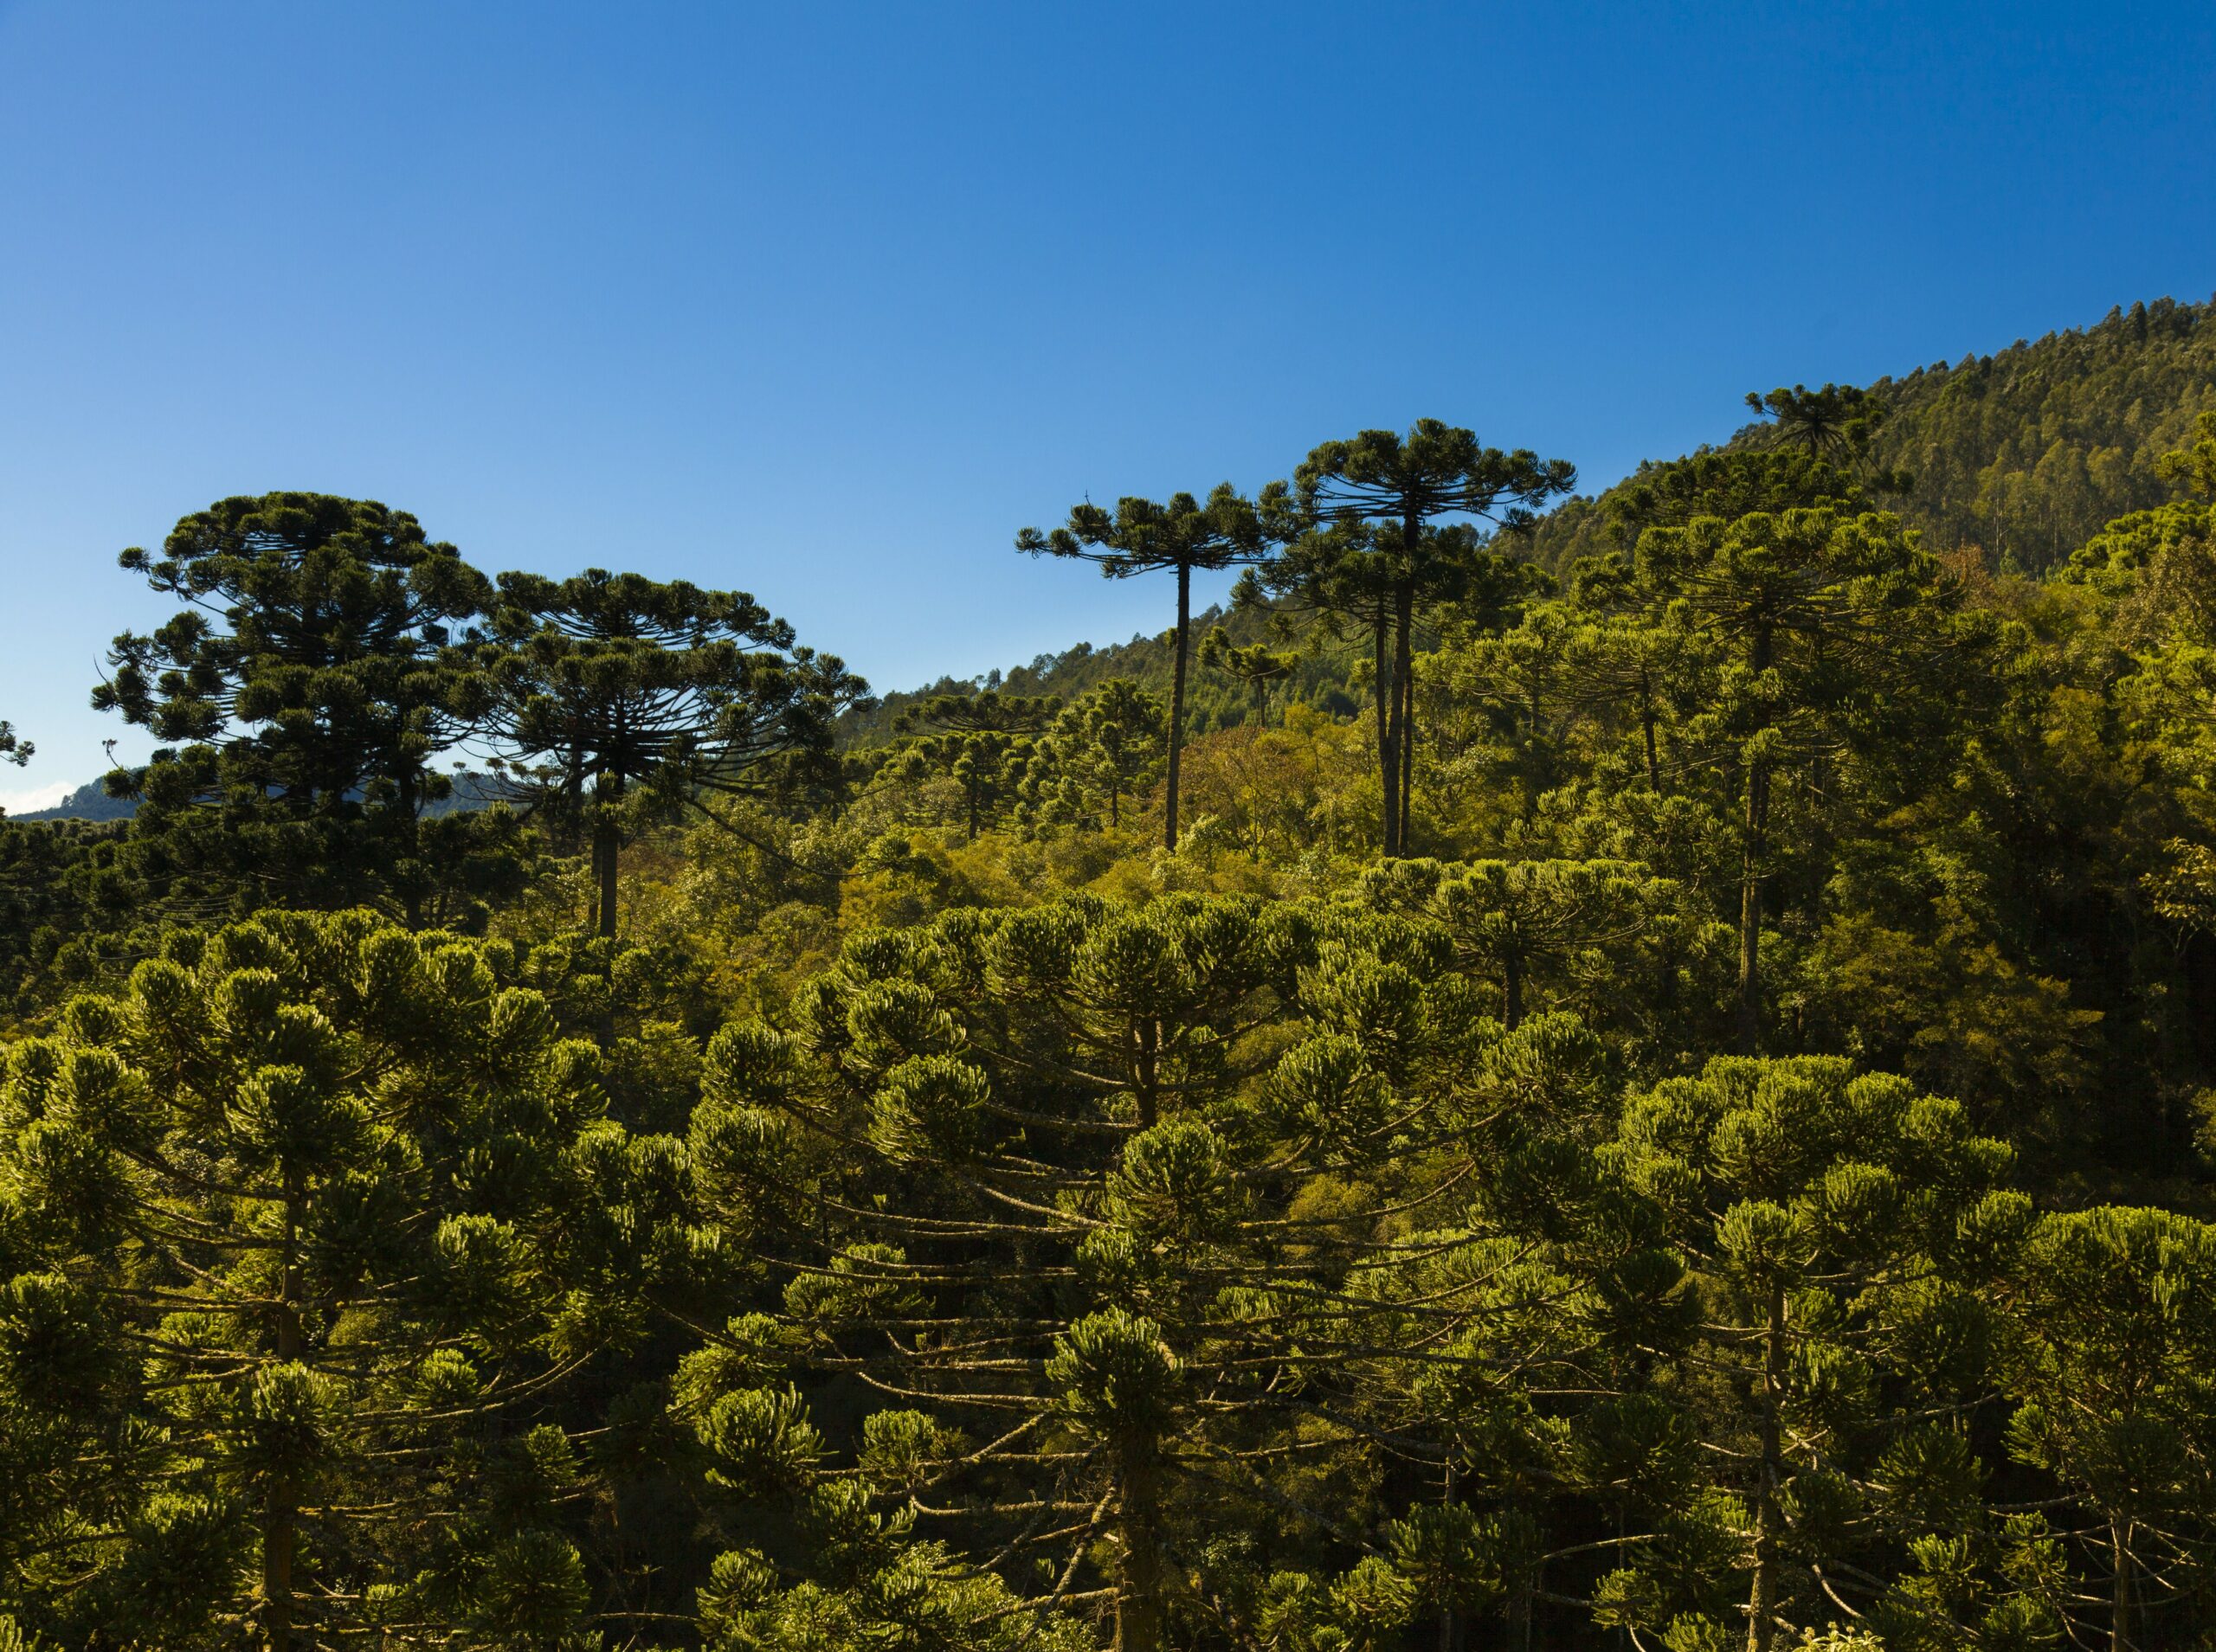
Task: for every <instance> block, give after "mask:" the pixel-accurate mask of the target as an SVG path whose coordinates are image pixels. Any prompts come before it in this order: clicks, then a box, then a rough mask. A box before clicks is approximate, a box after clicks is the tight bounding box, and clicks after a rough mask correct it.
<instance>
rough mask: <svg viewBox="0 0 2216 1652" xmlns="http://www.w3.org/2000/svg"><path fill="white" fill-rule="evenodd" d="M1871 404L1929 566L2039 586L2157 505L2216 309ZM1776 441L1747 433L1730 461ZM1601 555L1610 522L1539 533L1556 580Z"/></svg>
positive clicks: (2205, 360)
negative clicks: (1945, 563)
mask: <svg viewBox="0 0 2216 1652" xmlns="http://www.w3.org/2000/svg"><path fill="white" fill-rule="evenodd" d="M1869 388H1870V390H1871V394H1872V395H1875V396H1876V397H1877V398H1878V401H1879V402H1881V403H1882V404H1883V405H1884V408H1885V409H1886V411H1887V413H1888V415H1889V416H1888V417H1887V418H1886V420H1885V421H1884V424H1883V425H1882V426H1881V427H1879V428H1878V431H1877V432H1876V434H1874V436H1873V437H1872V439H1871V448H1870V456H1871V460H1873V461H1874V462H1875V463H1877V464H1878V465H1882V466H1888V467H1891V468H1896V469H1902V470H1905V471H1906V472H1908V473H1909V475H1910V478H1912V483H1911V485H1910V487H1909V488H1908V489H1907V490H1906V491H1905V492H1902V493H1901V494H1899V495H1897V496H1896V497H1894V498H1890V499H1889V500H1888V503H1889V504H1890V505H1891V506H1892V507H1893V508H1894V509H1896V510H1897V511H1899V513H1900V515H1901V517H1902V518H1903V520H1904V521H1906V522H1907V523H1909V524H1910V525H1911V526H1914V527H1916V528H1919V529H1922V530H1923V533H1924V535H1925V538H1926V541H1927V543H1929V545H1930V547H1931V548H1932V549H1933V550H1939V551H1943V552H1949V553H1952V552H1958V551H1974V552H1975V553H1976V554H1977V555H1978V556H1981V558H1982V559H1983V561H1984V562H1985V564H1986V566H1987V568H1989V569H2019V570H2021V571H2023V572H2026V573H2039V572H2041V571H2043V570H2045V569H2051V568H2053V567H2054V566H2056V565H2057V564H2058V563H2060V562H2065V561H2067V560H2068V559H2069V556H2070V554H2071V552H2072V551H2073V550H2076V549H2077V547H2078V546H2079V545H2082V544H2084V543H2085V541H2086V540H2088V539H2090V537H2092V536H2093V535H2094V534H2095V533H2096V532H2097V531H2098V530H2099V529H2100V527H2101V524H2103V523H2105V522H2108V521H2110V520H2111V519H2112V518H2114V517H2120V516H2123V515H2124V514H2125V513H2126V512H2128V511H2142V510H2145V509H2147V508H2148V507H2149V506H2151V505H2158V504H2160V503H2161V501H2162V500H2163V499H2164V498H2168V491H2167V490H2166V488H2165V487H2164V485H2163V484H2162V482H2161V479H2160V478H2158V477H2157V476H2156V475H2155V461H2156V460H2157V459H2158V458H2159V457H2160V456H2161V454H2162V453H2165V452H2168V451H2169V450H2172V449H2174V448H2175V447H2177V446H2178V445H2179V444H2180V443H2181V441H2183V440H2185V438H2186V436H2187V433H2188V432H2189V431H2190V430H2191V429H2192V427H2193V420H2194V418H2195V416H2196V415H2199V414H2200V413H2202V412H2204V411H2206V410H2207V409H2209V408H2216V301H2212V302H2211V303H2208V304H2178V303H2175V302H2174V301H2173V300H2171V299H2157V300H2156V301H2155V303H2153V304H2135V305H2132V306H2131V307H2130V309H2129V310H2124V309H2122V308H2118V309H2115V310H2111V311H2110V312H2109V314H2108V316H2107V318H2105V319H2103V321H2101V322H2100V323H2099V324H2098V325H2095V326H2091V327H2087V328H2084V329H2082V330H2081V329H2077V328H2072V329H2071V330H2069V331H2065V332H2052V333H2049V334H2047V335H2046V336H2045V337H2044V338H2040V339H2038V340H2036V341H2026V340H2024V339H2018V340H2017V341H2016V342H2015V343H2014V344H2011V345H2010V346H2009V347H2008V348H2007V349H2006V350H1997V351H1995V352H1994V353H1993V354H1991V355H1989V356H1980V355H1974V354H1973V355H1967V356H1964V357H1962V359H1961V360H1960V361H1959V362H1956V363H1954V364H1953V365H1952V366H1949V365H1948V363H1945V362H1935V363H1932V364H1931V365H1929V366H1928V367H1920V368H1917V369H1916V370H1915V371H1913V372H1911V373H1909V374H1907V375H1906V376H1904V377H1900V378H1884V379H1880V380H1878V382H1876V383H1875V384H1873V385H1871V386H1870V387H1869ZM1773 439H1774V436H1773V434H1772V433H1771V432H1770V431H1769V430H1768V428H1767V427H1763V426H1761V425H1755V426H1751V427H1749V428H1748V429H1747V430H1745V431H1743V432H1742V433H1741V434H1739V436H1737V437H1736V438H1735V439H1734V440H1733V441H1732V443H1731V444H1730V446H1731V447H1733V448H1742V447H1749V446H1758V445H1760V444H1762V443H1763V442H1765V441H1768V440H1773ZM1633 481H1634V482H1635V481H1636V479H1633ZM1610 542H1611V534H1610V530H1609V524H1608V521H1607V511H1606V510H1605V509H1604V508H1602V507H1601V505H1600V502H1598V501H1594V500H1586V499H1581V500H1577V501H1574V502H1572V503H1571V504H1569V505H1565V506H1564V507H1563V508H1562V510H1561V511H1558V512H1557V513H1556V515H1555V517H1552V518H1550V519H1549V522H1548V523H1547V524H1546V525H1545V527H1544V528H1543V530H1542V531H1541V533H1540V535H1539V537H1538V549H1537V550H1536V553H1535V554H1536V555H1537V556H1539V557H1540V559H1541V560H1542V561H1543V562H1546V563H1547V565H1549V566H1550V567H1558V566H1566V565H1567V564H1568V563H1569V562H1571V561H1572V560H1574V559H1575V557H1577V556H1581V555H1585V554H1588V553H1589V552H1592V551H1594V550H1601V549H1604V548H1605V547H1606V544H1607V543H1610Z"/></svg>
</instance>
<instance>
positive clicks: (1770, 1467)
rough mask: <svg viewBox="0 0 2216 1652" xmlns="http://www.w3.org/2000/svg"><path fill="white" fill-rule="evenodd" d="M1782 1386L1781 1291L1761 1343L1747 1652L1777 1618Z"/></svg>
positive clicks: (1764, 1649)
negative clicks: (1759, 1426) (1759, 1454)
mask: <svg viewBox="0 0 2216 1652" xmlns="http://www.w3.org/2000/svg"><path fill="white" fill-rule="evenodd" d="M1784 1387H1785V1287H1784V1286H1782V1285H1773V1286H1771V1287H1770V1293H1769V1327H1768V1331H1767V1332H1766V1333H1765V1334H1764V1335H1763V1338H1762V1465H1761V1468H1760V1469H1758V1470H1757V1472H1758V1474H1759V1475H1760V1479H1759V1480H1758V1481H1757V1482H1756V1483H1755V1583H1754V1589H1753V1591H1752V1592H1751V1593H1750V1595H1749V1597H1748V1601H1747V1652H1769V1645H1770V1640H1771V1637H1772V1636H1773V1635H1774V1633H1775V1626H1774V1620H1775V1617H1776V1616H1777V1540H1778V1536H1779V1528H1780V1527H1781V1519H1782V1517H1781V1513H1780V1511H1779V1509H1778V1507H1777V1492H1778V1487H1779V1485H1780V1484H1781V1482H1783V1480H1784V1478H1785V1462H1784V1456H1783V1452H1782V1450H1781V1443H1780V1441H1781V1431H1780V1426H1779V1421H1778V1411H1779V1408H1780V1405H1781V1396H1782V1393H1783V1390H1784Z"/></svg>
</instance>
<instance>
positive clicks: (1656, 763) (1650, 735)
mask: <svg viewBox="0 0 2216 1652" xmlns="http://www.w3.org/2000/svg"><path fill="white" fill-rule="evenodd" d="M1639 731H1640V732H1641V733H1642V734H1644V735H1645V736H1646V783H1647V785H1648V787H1650V788H1652V791H1653V793H1654V794H1655V796H1657V797H1659V796H1661V795H1662V764H1661V762H1660V760H1659V757H1658V755H1657V754H1656V752H1655V749H1654V690H1653V687H1652V685H1651V684H1649V683H1647V682H1646V681H1645V680H1643V679H1642V680H1641V682H1640V684H1639Z"/></svg>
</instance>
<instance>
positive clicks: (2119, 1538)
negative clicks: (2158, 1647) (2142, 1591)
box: [2109, 1520, 2132, 1652]
mask: <svg viewBox="0 0 2216 1652" xmlns="http://www.w3.org/2000/svg"><path fill="white" fill-rule="evenodd" d="M2109 1547H2110V1552H2111V1554H2112V1555H2113V1557H2114V1559H2115V1561H2116V1577H2115V1579H2114V1581H2113V1582H2112V1583H2111V1584H2110V1591H2109V1652H2131V1647H2132V1642H2131V1522H2130V1521H2129V1520H2110V1522H2109Z"/></svg>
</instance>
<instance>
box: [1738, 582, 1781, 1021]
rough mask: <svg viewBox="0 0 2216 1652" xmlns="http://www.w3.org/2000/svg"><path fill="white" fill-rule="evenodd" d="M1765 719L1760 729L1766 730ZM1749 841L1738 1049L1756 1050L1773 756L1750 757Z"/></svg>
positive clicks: (1762, 649) (1759, 649) (1766, 653)
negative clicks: (1763, 887)
mask: <svg viewBox="0 0 2216 1652" xmlns="http://www.w3.org/2000/svg"><path fill="white" fill-rule="evenodd" d="M1772 663H1773V662H1772V643H1771V636H1770V629H1769V627H1768V624H1766V623H1765V624H1763V625H1761V626H1758V627H1756V628H1755V648H1754V658H1753V660H1752V664H1753V666H1754V670H1755V676H1757V677H1760V676H1761V675H1762V673H1763V672H1766V671H1768V669H1769V668H1770V665H1771V664H1772ZM1767 731H1768V723H1764V724H1763V725H1762V729H1761V730H1757V733H1758V734H1760V733H1765V732H1767ZM1743 824H1744V826H1745V838H1746V841H1745V844H1744V845H1743V849H1742V852H1741V854H1740V860H1739V1053H1740V1054H1741V1055H1743V1056H1751V1055H1755V1054H1757V1053H1759V1052H1760V1051H1761V1048H1762V859H1763V856H1764V854H1765V853H1766V852H1767V850H1768V837H1769V759H1768V757H1766V756H1760V755H1756V756H1750V757H1749V758H1748V760H1747V811H1746V819H1745V820H1744V822H1743Z"/></svg>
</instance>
